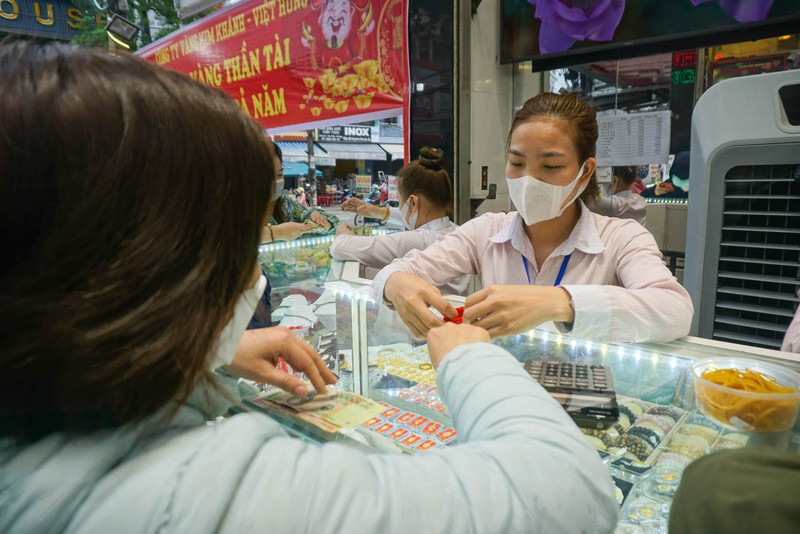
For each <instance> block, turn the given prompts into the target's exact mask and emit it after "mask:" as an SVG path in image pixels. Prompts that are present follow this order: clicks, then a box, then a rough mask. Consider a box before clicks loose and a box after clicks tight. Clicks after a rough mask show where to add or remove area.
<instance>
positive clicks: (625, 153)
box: [597, 111, 670, 167]
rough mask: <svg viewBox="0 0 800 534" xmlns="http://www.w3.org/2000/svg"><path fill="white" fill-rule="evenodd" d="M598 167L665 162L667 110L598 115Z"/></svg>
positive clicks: (666, 157) (666, 154) (667, 155)
mask: <svg viewBox="0 0 800 534" xmlns="http://www.w3.org/2000/svg"><path fill="white" fill-rule="evenodd" d="M597 127H598V132H599V137H598V140H597V166H598V167H611V166H614V165H647V164H666V163H667V162H668V160H669V134H670V112H669V111H652V112H648V113H634V114H629V115H607V116H601V117H597Z"/></svg>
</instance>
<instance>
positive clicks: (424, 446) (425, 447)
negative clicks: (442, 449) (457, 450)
mask: <svg viewBox="0 0 800 534" xmlns="http://www.w3.org/2000/svg"><path fill="white" fill-rule="evenodd" d="M435 446H436V442H435V441H431V440H429V439H426V440H425V441H423V442H422V443H420V444H419V445H418V446H417V450H418V451H427V450H428V449H431V448H433V447H435Z"/></svg>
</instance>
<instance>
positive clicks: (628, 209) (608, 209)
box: [589, 190, 647, 226]
mask: <svg viewBox="0 0 800 534" xmlns="http://www.w3.org/2000/svg"><path fill="white" fill-rule="evenodd" d="M589 209H590V210H592V211H593V212H595V213H599V214H600V215H605V216H606V217H618V218H620V219H633V220H634V221H636V222H638V223H639V224H641V225H642V226H644V221H645V218H646V216H647V201H645V199H644V197H642V196H641V195H637V194H636V193H634V192H633V191H630V190H626V191H620V192H619V193H615V194H613V195H611V196H607V197H598V198H597V199H596V200H595V201H594V202H593V203H592V204H591V205H589Z"/></svg>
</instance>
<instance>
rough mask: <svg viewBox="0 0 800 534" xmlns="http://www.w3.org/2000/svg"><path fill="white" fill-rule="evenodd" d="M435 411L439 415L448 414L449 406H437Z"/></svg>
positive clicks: (442, 404)
mask: <svg viewBox="0 0 800 534" xmlns="http://www.w3.org/2000/svg"><path fill="white" fill-rule="evenodd" d="M433 409H434V410H435V411H437V412H439V413H447V406H445V405H444V403H441V404H439V405H438V406H435V407H434V408H433Z"/></svg>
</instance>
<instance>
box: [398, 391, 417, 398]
mask: <svg viewBox="0 0 800 534" xmlns="http://www.w3.org/2000/svg"><path fill="white" fill-rule="evenodd" d="M416 393H417V392H416V391H414V390H413V389H404V390H403V391H401V392H400V393H398V394H397V396H398V397H400V398H401V399H407V398H409V397H410V396H412V395H415V394H416Z"/></svg>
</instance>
